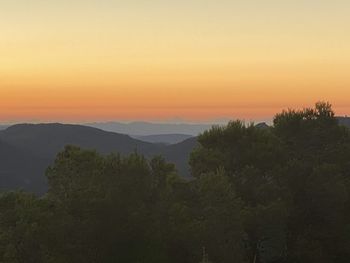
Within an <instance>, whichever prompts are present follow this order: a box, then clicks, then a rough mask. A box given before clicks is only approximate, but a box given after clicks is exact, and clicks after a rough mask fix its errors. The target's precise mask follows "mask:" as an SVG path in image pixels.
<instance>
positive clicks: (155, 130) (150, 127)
mask: <svg viewBox="0 0 350 263" xmlns="http://www.w3.org/2000/svg"><path fill="white" fill-rule="evenodd" d="M85 125H86V126H90V127H94V128H98V129H101V130H105V131H111V132H116V133H123V134H132V135H135V136H148V135H155V134H156V135H161V134H188V135H192V136H197V135H198V134H200V133H202V132H204V131H205V130H207V129H210V128H211V126H212V125H213V124H190V123H169V124H168V123H150V122H130V123H121V122H105V123H88V124H85Z"/></svg>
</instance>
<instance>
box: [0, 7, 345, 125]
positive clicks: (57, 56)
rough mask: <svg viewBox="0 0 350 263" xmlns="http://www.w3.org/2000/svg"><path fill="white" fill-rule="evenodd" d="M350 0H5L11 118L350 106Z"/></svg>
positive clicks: (6, 93) (2, 81) (261, 116)
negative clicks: (317, 104) (323, 103)
mask: <svg viewBox="0 0 350 263" xmlns="http://www.w3.org/2000/svg"><path fill="white" fill-rule="evenodd" d="M349 13H350V1H348V0H332V1H329V0H317V1H316V0H283V1H282V0H264V1H262V0H176V1H175V0H173V1H169V0H168V1H167V0H128V1H125V0H123V1H119V0H114V1H112V0H110V1H107V0H74V1H72V0H16V1H13V0H0V122H19V121H66V122H84V121H108V120H170V119H181V120H189V121H206V120H212V119H222V118H224V119H237V118H239V119H246V120H266V119H271V118H272V116H273V115H274V114H275V113H276V112H279V111H281V110H282V109H286V108H300V107H306V106H312V105H313V104H314V103H315V102H316V101H319V100H326V101H329V102H331V103H332V104H333V106H334V109H335V110H336V113H337V114H338V115H346V114H349V115H350V100H349V98H350V34H349V32H350V15H349Z"/></svg>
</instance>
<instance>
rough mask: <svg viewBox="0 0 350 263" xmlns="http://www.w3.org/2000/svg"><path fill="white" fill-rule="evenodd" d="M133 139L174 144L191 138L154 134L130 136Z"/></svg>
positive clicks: (186, 135)
mask: <svg viewBox="0 0 350 263" xmlns="http://www.w3.org/2000/svg"><path fill="white" fill-rule="evenodd" d="M132 137H133V138H135V139H138V140H141V141H144V142H150V143H161V144H176V143H180V142H183V141H185V140H187V139H189V138H191V137H193V136H192V135H188V134H155V135H145V136H137V135H136V136H132Z"/></svg>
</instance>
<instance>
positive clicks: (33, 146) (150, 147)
mask: <svg viewBox="0 0 350 263" xmlns="http://www.w3.org/2000/svg"><path fill="white" fill-rule="evenodd" d="M196 144H197V140H196V138H191V139H188V140H185V141H183V142H181V143H178V144H173V145H169V146H167V145H160V144H153V143H149V142H144V141H141V140H137V139H134V138H131V137H130V136H128V135H124V134H119V133H113V132H107V131H103V130H100V129H97V128H92V127H87V126H82V125H71V124H59V123H52V124H18V125H14V126H11V127H9V128H7V129H6V130H3V131H0V190H1V189H10V190H13V189H18V188H23V189H25V190H29V191H34V192H37V193H44V192H45V191H46V178H45V176H44V171H45V170H46V168H47V167H48V166H49V165H50V164H51V163H52V162H53V160H54V159H55V157H56V155H57V153H58V152H60V151H61V150H62V149H63V148H64V147H65V146H66V145H76V146H79V147H82V148H84V149H93V150H97V151H98V152H100V153H103V154H108V153H112V152H116V153H121V154H129V153H131V152H134V151H137V152H139V153H140V154H143V155H145V156H146V157H152V156H155V155H163V156H164V157H165V158H166V159H167V160H168V161H169V162H173V163H175V165H176V166H177V169H178V170H179V173H180V174H181V175H183V176H185V177H186V176H189V165H188V162H187V161H188V157H189V155H190V153H191V151H192V150H193V148H194V147H195V145H196Z"/></svg>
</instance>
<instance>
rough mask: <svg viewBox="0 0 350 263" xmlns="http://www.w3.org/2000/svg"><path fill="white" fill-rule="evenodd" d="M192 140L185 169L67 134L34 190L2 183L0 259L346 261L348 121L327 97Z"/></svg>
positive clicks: (49, 262) (349, 231) (65, 262)
mask: <svg viewBox="0 0 350 263" xmlns="http://www.w3.org/2000/svg"><path fill="white" fill-rule="evenodd" d="M198 143H199V146H197V147H196V148H195V150H194V151H193V152H192V154H191V157H190V160H189V163H190V170H191V178H190V179H188V178H184V177H182V176H181V174H179V173H178V172H177V170H176V167H175V165H174V164H172V163H168V162H167V161H166V160H165V159H164V158H163V157H162V156H155V157H153V158H146V157H144V156H143V155H142V154H140V153H138V152H137V151H135V152H134V153H131V154H128V155H119V154H100V153H98V152H97V151H93V150H85V149H82V148H79V147H77V146H73V145H68V146H66V147H65V149H64V150H63V151H62V152H60V153H59V154H58V155H57V157H56V159H55V161H54V163H53V164H52V165H51V166H50V167H48V169H47V171H46V177H47V180H48V191H47V192H46V193H45V194H44V195H36V194H34V193H30V192H26V191H6V192H3V193H1V195H0V262H4V263H70V262H71V263H77V262H78V263H80V262H81V263H115V262H120V263H200V262H211V263H332V262H334V263H347V262H349V258H350V130H349V129H348V128H347V127H345V126H342V125H340V124H339V122H338V120H337V118H336V117H335V114H334V112H333V110H332V107H331V105H330V104H329V103H326V102H318V103H316V105H315V107H313V108H305V109H302V110H292V109H289V110H285V111H283V112H281V113H278V114H276V115H275V117H274V119H273V124H272V125H271V126H269V127H258V126H255V125H254V124H253V123H245V122H243V121H232V122H230V123H228V124H227V125H225V126H213V127H212V128H211V129H209V130H207V131H205V132H204V133H202V134H201V135H200V136H199V137H198ZM20 165H21V163H18V166H20Z"/></svg>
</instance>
